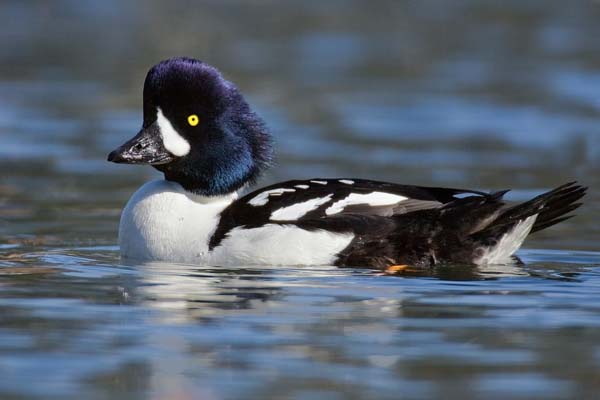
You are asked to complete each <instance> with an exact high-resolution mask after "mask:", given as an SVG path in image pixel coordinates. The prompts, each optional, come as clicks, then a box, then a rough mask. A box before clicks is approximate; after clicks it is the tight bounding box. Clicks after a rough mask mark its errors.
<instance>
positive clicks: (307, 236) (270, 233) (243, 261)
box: [208, 224, 354, 266]
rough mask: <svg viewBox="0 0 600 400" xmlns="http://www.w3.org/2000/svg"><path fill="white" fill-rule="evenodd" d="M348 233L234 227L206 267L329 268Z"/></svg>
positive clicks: (285, 227) (349, 238)
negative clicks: (317, 266) (295, 266)
mask: <svg viewBox="0 0 600 400" xmlns="http://www.w3.org/2000/svg"><path fill="white" fill-rule="evenodd" d="M353 238H354V235H353V234H352V233H333V232H329V231H324V230H316V231H307V230H304V229H301V228H298V227H297V226H293V225H276V224H267V225H264V226H261V227H260V228H252V229H244V228H241V227H239V228H235V229H233V230H231V232H229V233H228V235H227V237H226V238H225V239H224V240H223V241H222V242H221V245H219V246H217V247H216V248H215V249H214V250H213V251H212V253H211V257H210V258H209V260H208V261H209V265H229V266H240V265H332V264H333V263H334V262H335V260H336V258H337V255H338V253H339V252H340V251H342V250H343V249H345V248H346V246H348V245H349V244H350V242H351V241H352V239H353Z"/></svg>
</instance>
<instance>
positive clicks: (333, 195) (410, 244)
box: [108, 57, 587, 272]
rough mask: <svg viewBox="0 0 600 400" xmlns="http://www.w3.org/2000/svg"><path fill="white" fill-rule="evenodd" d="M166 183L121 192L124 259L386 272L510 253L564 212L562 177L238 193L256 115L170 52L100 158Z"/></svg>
mask: <svg viewBox="0 0 600 400" xmlns="http://www.w3.org/2000/svg"><path fill="white" fill-rule="evenodd" d="M108 161H110V162H114V163H120V164H134V165H150V166H152V167H153V168H155V169H157V170H158V171H160V172H161V173H162V174H163V176H164V179H158V180H153V181H150V182H147V183H146V184H144V185H143V186H142V187H141V188H140V189H138V190H137V191H136V192H135V193H134V194H133V195H132V197H131V198H130V199H129V201H128V202H127V204H126V205H125V208H124V209H123V211H122V214H121V219H120V224H119V233H118V237H119V239H118V240H119V246H120V252H121V256H122V258H124V259H128V260H138V261H161V262H172V263H185V264H193V265H207V266H223V267H235V266H238V267H239V266H253V265H254V266H282V265H285V266H316V265H319V266H325V265H327V266H334V267H365V268H372V269H377V270H384V271H392V272H394V271H401V270H402V269H403V268H406V267H408V266H410V267H411V268H421V267H422V268H426V267H431V266H436V265H452V264H473V265H488V264H501V263H506V262H510V260H512V259H513V257H515V256H514V254H515V252H516V251H517V250H518V249H519V248H520V247H521V245H522V243H523V242H524V241H525V239H526V238H527V237H528V236H529V235H530V234H531V233H534V232H537V231H540V230H542V229H546V228H548V227H550V226H553V225H555V224H557V223H559V222H562V221H564V220H566V219H568V218H570V217H572V215H570V213H571V212H572V211H573V210H575V209H576V208H578V207H579V206H581V204H582V202H581V201H580V199H582V197H583V196H584V195H585V193H586V189H587V188H586V187H584V186H581V185H579V184H577V182H570V183H566V184H564V185H561V186H558V187H557V188H555V189H553V190H550V191H548V192H546V193H542V194H540V195H538V196H536V197H534V198H532V199H530V200H528V201H525V202H522V203H511V202H508V201H506V200H504V195H505V194H506V193H507V192H508V190H503V191H496V192H489V193H488V192H485V191H480V190H468V189H452V188H442V187H427V186H413V185H403V184H397V183H391V182H382V181H378V180H368V179H357V178H344V177H342V178H310V179H299V180H289V181H286V182H280V183H276V184H273V185H270V186H267V187H263V188H261V189H258V190H255V191H251V192H249V193H247V194H243V193H244V192H245V191H247V190H246V189H247V188H248V187H250V186H251V185H253V184H255V182H256V181H257V179H258V178H259V176H261V174H262V173H263V172H264V171H265V170H267V169H268V168H269V167H270V166H271V165H272V164H273V140H272V135H271V133H270V131H269V129H268V128H267V125H266V123H265V122H264V121H263V119H262V118H261V117H259V115H258V114H257V113H256V112H255V111H254V110H253V109H252V108H251V106H250V105H249V104H248V102H247V101H246V100H245V98H244V96H243V95H242V94H241V92H240V90H239V89H238V88H237V86H236V85H235V84H233V83H232V82H230V81H228V80H227V79H225V78H224V77H223V75H222V74H221V72H219V70H217V69H216V68H215V67H213V66H211V65H209V64H207V63H205V62H202V61H200V60H197V59H193V58H188V57H175V58H170V59H167V60H164V61H161V62H159V63H158V64H156V65H154V66H153V67H152V68H150V70H149V71H148V73H147V75H146V78H145V81H144V87H143V123H142V127H141V129H140V130H139V132H138V133H137V134H136V135H135V136H134V137H133V138H132V139H130V140H128V141H126V142H125V143H124V144H122V145H121V146H119V147H118V148H117V149H115V150H114V151H112V152H111V153H110V154H109V155H108Z"/></svg>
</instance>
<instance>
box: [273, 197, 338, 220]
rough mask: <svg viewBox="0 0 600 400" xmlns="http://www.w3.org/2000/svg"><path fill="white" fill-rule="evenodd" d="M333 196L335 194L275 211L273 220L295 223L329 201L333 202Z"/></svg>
mask: <svg viewBox="0 0 600 400" xmlns="http://www.w3.org/2000/svg"><path fill="white" fill-rule="evenodd" d="M331 196H333V194H330V195H327V196H325V197H318V198H316V199H310V200H307V201H304V202H302V203H296V204H293V205H291V206H288V207H283V208H280V209H279V210H276V211H273V213H272V214H271V220H272V221H295V220H297V219H299V218H301V217H302V216H304V215H305V214H306V213H308V212H310V211H312V210H316V209H317V208H319V206H320V205H322V204H325V203H327V202H328V201H329V200H331Z"/></svg>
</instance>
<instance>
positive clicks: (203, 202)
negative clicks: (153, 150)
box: [119, 180, 237, 264]
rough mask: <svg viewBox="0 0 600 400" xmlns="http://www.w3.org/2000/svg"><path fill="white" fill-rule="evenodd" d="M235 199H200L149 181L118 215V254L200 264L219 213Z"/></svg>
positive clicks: (175, 187) (169, 185) (175, 186)
mask: <svg viewBox="0 0 600 400" xmlns="http://www.w3.org/2000/svg"><path fill="white" fill-rule="evenodd" d="M236 197H237V195H236V194H232V195H229V196H224V197H203V196H196V195H193V194H190V193H188V192H186V191H185V190H184V189H183V188H182V187H181V186H180V185H179V184H177V183H174V182H169V181H165V180H156V181H152V182H148V183H147V184H145V185H144V186H142V187H141V188H140V189H139V190H138V191H137V192H136V193H135V194H134V195H133V196H132V197H131V199H130V200H129V202H128V203H127V206H126V207H125V209H124V210H123V214H122V215H121V224H120V227H119V244H120V246H121V255H122V256H123V257H125V258H132V259H138V260H161V261H173V262H183V263H193V264H198V263H203V262H204V261H205V260H206V258H207V253H208V240H209V239H210V236H211V235H212V233H213V232H214V230H215V229H216V226H217V224H218V222H219V213H220V212H221V211H223V209H225V207H227V206H228V205H229V204H231V202H232V201H233V200H234V199H235V198H236Z"/></svg>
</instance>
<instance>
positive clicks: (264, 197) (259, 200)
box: [248, 188, 296, 207]
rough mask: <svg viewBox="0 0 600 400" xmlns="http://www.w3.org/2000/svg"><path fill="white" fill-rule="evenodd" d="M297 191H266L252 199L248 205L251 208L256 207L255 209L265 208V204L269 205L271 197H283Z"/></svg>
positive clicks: (282, 189)
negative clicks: (286, 193) (287, 193)
mask: <svg viewBox="0 0 600 400" xmlns="http://www.w3.org/2000/svg"><path fill="white" fill-rule="evenodd" d="M295 191H296V189H285V188H281V189H271V190H265V191H264V192H261V193H259V194H258V195H256V196H254V197H253V198H252V199H250V201H249V202H248V204H250V205H251V206H254V207H258V206H264V205H265V204H267V203H268V202H269V196H281V195H282V194H284V193H285V192H295Z"/></svg>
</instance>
